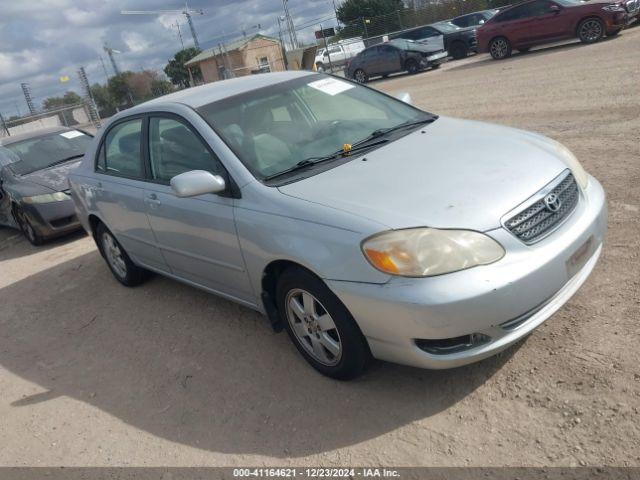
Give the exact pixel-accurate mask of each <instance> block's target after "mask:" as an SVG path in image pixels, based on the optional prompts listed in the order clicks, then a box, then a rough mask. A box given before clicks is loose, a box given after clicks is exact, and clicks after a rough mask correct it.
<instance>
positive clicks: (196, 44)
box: [184, 2, 202, 50]
mask: <svg viewBox="0 0 640 480" xmlns="http://www.w3.org/2000/svg"><path fill="white" fill-rule="evenodd" d="M200 15H202V13H201V14H200ZM184 16H185V17H187V23H188V24H189V29H190V30H191V36H192V37H193V46H194V47H196V49H198V50H200V42H199V41H198V35H196V27H194V26H193V19H192V18H191V12H190V11H189V9H188V7H187V3H186V2H185V4H184Z"/></svg>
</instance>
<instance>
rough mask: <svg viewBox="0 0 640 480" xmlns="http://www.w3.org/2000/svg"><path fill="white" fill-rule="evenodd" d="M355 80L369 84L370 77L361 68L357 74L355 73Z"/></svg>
mask: <svg viewBox="0 0 640 480" xmlns="http://www.w3.org/2000/svg"><path fill="white" fill-rule="evenodd" d="M353 79H354V80H355V81H356V82H358V83H367V81H368V80H369V77H368V76H367V74H366V73H365V71H364V70H362V69H361V68H359V69H357V70H356V71H355V72H353Z"/></svg>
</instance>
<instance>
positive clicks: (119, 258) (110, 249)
mask: <svg viewBox="0 0 640 480" xmlns="http://www.w3.org/2000/svg"><path fill="white" fill-rule="evenodd" d="M102 246H103V250H104V254H105V256H106V257H107V262H109V265H110V266H111V268H112V269H113V271H114V272H116V273H117V274H118V275H119V276H120V277H121V278H125V277H126V276H127V264H126V262H125V261H124V256H123V254H122V250H120V246H119V245H118V243H117V242H116V241H115V239H114V238H113V237H112V236H111V234H109V233H108V232H104V234H103V235H102Z"/></svg>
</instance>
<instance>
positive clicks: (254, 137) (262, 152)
mask: <svg viewBox="0 0 640 480" xmlns="http://www.w3.org/2000/svg"><path fill="white" fill-rule="evenodd" d="M198 111H199V113H200V114H201V115H202V116H203V117H204V118H205V119H206V120H207V122H208V123H209V124H210V125H211V126H212V127H213V128H214V129H215V130H216V132H217V133H218V134H219V135H220V136H221V137H222V138H223V139H224V141H225V142H226V143H227V144H228V145H229V147H230V148H231V149H232V150H233V151H234V152H235V153H236V155H237V156H238V157H239V158H240V160H241V161H242V162H243V163H244V164H245V166H246V167H247V168H248V169H249V170H250V171H251V172H252V173H253V175H255V176H256V177H257V178H259V179H264V178H266V177H270V176H273V175H274V174H277V173H279V172H283V171H285V170H288V169H291V168H292V167H293V166H295V165H296V164H298V163H299V162H302V161H303V160H305V159H308V158H318V157H323V156H326V155H331V154H332V153H334V152H336V151H337V150H339V149H341V148H343V146H344V145H345V144H349V145H352V144H355V143H357V142H358V141H360V140H363V139H365V138H367V137H369V136H370V135H371V134H372V133H373V132H374V131H376V130H379V129H384V128H391V127H394V126H397V125H399V124H401V123H407V122H412V121H417V120H419V119H423V118H431V117H432V116H431V115H430V114H427V113H425V112H422V111H420V110H418V109H416V108H414V107H412V106H410V105H408V104H406V103H403V102H401V101H399V100H395V99H393V98H390V97H388V96H386V95H384V94H382V93H379V92H376V91H375V90H372V89H369V88H366V87H362V86H359V85H357V84H355V83H351V82H347V81H344V80H340V79H337V78H334V77H329V76H327V75H309V76H306V77H303V78H298V79H295V80H290V81H288V82H283V83H278V84H275V85H272V86H269V87H266V88H262V89H259V90H254V91H252V92H249V93H247V94H242V95H237V96H235V97H230V98H227V99H224V100H220V101H218V102H214V103H211V104H209V105H205V106H203V107H200V108H199V109H198Z"/></svg>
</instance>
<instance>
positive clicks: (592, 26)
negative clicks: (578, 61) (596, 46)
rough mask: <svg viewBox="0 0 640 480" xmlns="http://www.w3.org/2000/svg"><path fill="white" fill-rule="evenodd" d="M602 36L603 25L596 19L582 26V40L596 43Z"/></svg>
mask: <svg viewBox="0 0 640 480" xmlns="http://www.w3.org/2000/svg"><path fill="white" fill-rule="evenodd" d="M601 36H602V24H601V23H600V21H599V20H596V19H595V18H593V19H591V20H587V21H585V22H584V23H583V24H582V25H581V26H580V38H581V39H583V40H585V41H587V42H595V41H597V40H598V39H600V37H601Z"/></svg>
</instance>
